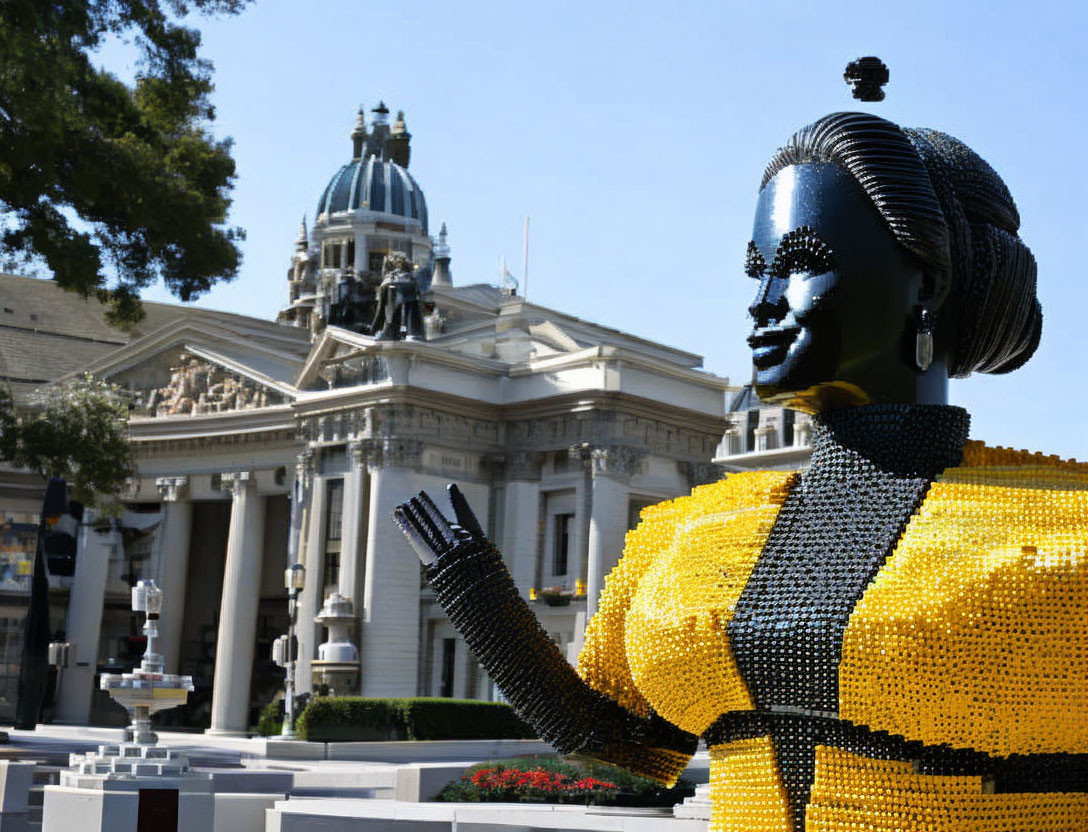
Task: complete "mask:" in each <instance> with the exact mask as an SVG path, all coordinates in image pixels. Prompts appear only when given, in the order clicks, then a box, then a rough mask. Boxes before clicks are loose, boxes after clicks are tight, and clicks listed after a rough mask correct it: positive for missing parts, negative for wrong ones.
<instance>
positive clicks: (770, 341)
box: [748, 326, 801, 370]
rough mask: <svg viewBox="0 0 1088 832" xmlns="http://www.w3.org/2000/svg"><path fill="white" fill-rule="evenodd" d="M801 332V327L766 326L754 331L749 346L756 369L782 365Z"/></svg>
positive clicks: (750, 336)
mask: <svg viewBox="0 0 1088 832" xmlns="http://www.w3.org/2000/svg"><path fill="white" fill-rule="evenodd" d="M800 331H801V327H799V326H765V327H759V328H757V329H756V330H755V331H753V332H752V334H751V335H749V336H748V346H749V347H751V348H752V363H753V364H754V365H755V366H756V369H760V370H762V369H764V368H766V367H772V366H774V365H775V364H780V363H781V362H782V360H783V359H784V358H785V357H786V353H787V352H788V351H789V348H790V345H791V344H792V343H793V342H794V341H795V340H796V339H797V334H798V333H799V332H800Z"/></svg>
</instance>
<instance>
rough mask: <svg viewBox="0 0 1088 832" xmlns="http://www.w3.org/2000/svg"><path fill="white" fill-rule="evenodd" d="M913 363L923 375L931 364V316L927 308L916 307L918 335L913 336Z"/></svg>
mask: <svg viewBox="0 0 1088 832" xmlns="http://www.w3.org/2000/svg"><path fill="white" fill-rule="evenodd" d="M914 363H915V364H917V365H918V369H919V370H921V371H922V372H923V373H924V372H925V371H926V370H928V369H929V365H930V364H932V363H933V315H932V313H930V311H929V307H928V306H920V307H918V333H917V334H916V335H915V336H914Z"/></svg>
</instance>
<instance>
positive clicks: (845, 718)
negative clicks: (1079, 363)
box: [396, 85, 1088, 832]
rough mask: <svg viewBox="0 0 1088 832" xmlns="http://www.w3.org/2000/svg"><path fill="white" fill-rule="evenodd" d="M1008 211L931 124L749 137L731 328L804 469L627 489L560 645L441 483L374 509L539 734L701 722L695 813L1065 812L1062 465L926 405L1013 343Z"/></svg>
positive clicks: (1065, 510) (929, 831)
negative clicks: (567, 647) (573, 644)
mask: <svg viewBox="0 0 1088 832" xmlns="http://www.w3.org/2000/svg"><path fill="white" fill-rule="evenodd" d="M870 86H871V85H870ZM1018 226H1019V217H1018V215H1017V212H1016V207H1015V205H1014V204H1013V201H1012V198H1011V196H1010V195H1009V192H1008V190H1007V189H1006V188H1005V186H1004V184H1003V183H1002V181H1001V179H1000V178H999V177H998V176H997V174H996V173H995V172H994V171H993V170H992V169H991V168H990V167H989V165H987V164H986V163H985V162H984V161H983V160H982V159H981V158H979V157H978V156H977V155H976V154H975V153H974V152H973V151H971V150H970V149H969V148H968V147H966V146H965V145H964V144H962V143H961V142H959V141H958V140H956V139H954V138H952V137H951V136H947V135H945V134H943V133H939V132H937V131H934V130H911V129H904V128H900V127H898V126H896V125H895V124H892V123H891V122H888V121H886V120H884V119H881V118H878V117H876V116H873V115H868V114H862V113H837V114H833V115H829V116H826V117H825V118H822V119H820V120H819V121H817V122H816V123H815V124H812V125H810V126H808V127H805V128H804V129H802V130H800V131H799V132H798V133H796V134H795V135H794V136H793V137H792V138H791V139H790V140H789V142H788V143H787V144H786V146H785V147H784V148H783V149H781V150H780V151H778V153H777V154H775V156H774V158H773V159H772V161H771V164H770V165H769V166H768V168H767V170H766V173H765V174H764V177H763V182H762V185H761V188H760V195H759V201H758V203H757V207H756V219H755V230H754V236H753V239H752V242H751V243H750V244H749V246H748V257H747V262H746V271H747V273H748V276H749V277H751V278H752V279H753V280H755V281H757V283H758V289H757V292H756V298H755V301H754V302H753V304H752V306H751V307H750V312H751V315H752V318H753V320H754V323H755V326H754V330H753V332H752V334H751V336H750V337H749V343H750V345H751V347H752V354H753V364H754V366H755V379H756V386H757V390H758V392H759V394H760V396H761V397H762V398H764V399H765V400H772V401H780V402H784V403H786V404H787V405H788V406H790V407H794V408H797V409H801V410H806V411H809V412H811V413H814V414H816V415H815V425H816V427H815V435H814V444H813V454H812V463H811V466H810V467H809V468H808V469H807V470H806V471H805V472H804V473H802V474H797V473H789V472H780V471H773V472H753V473H745V474H734V475H731V476H729V477H727V478H726V479H725V480H723V481H721V482H718V483H715V484H713V485H708V486H703V487H700V488H697V489H695V490H694V491H693V492H692V493H691V495H690V496H688V497H681V498H679V499H676V500H672V501H669V502H666V503H662V504H659V505H657V506H653V507H651V508H649V509H646V510H645V511H644V512H643V514H642V522H641V523H640V525H639V526H638V528H637V529H636V530H635V531H633V532H630V533H629V534H628V537H627V541H626V547H625V551H624V556H623V558H622V560H621V561H620V563H619V564H618V565H617V567H616V568H615V569H614V570H613V572H612V574H611V575H610V576H609V578H608V580H607V581H606V583H605V587H604V590H603V592H602V594H601V598H600V604H599V609H598V612H597V614H596V616H595V617H594V618H593V620H592V621H591V622H590V624H589V626H588V629H587V631H586V644H585V648H584V649H583V651H582V654H581V656H580V658H579V663H578V668H577V670H575V669H573V668H571V667H569V666H568V665H567V663H566V662H565V661H564V659H563V657H562V656H561V655H560V653H559V651H558V649H557V648H556V647H555V646H554V645H553V644H552V643H551V641H550V640H549V639H548V637H547V635H546V634H545V633H544V631H543V630H542V629H541V628H540V626H539V624H538V623H537V622H536V620H535V618H534V617H533V615H532V613H531V612H530V611H529V609H528V607H527V606H526V604H525V603H524V602H523V601H522V600H521V598H520V597H519V596H518V593H517V591H516V590H515V588H514V585H513V582H512V581H511V579H510V577H509V574H508V573H507V572H506V569H505V567H504V565H503V563H502V559H501V556H500V554H499V552H498V551H497V550H496V549H495V547H494V546H493V545H492V544H491V543H490V542H489V541H488V540H487V539H486V537H485V536H484V534H483V532H482V531H481V529H480V528H479V526H478V524H477V523H476V521H475V519H474V518H473V516H472V512H471V511H470V509H469V507H468V505H467V504H466V503H465V501H464V498H463V497H462V496H461V495H460V492H459V491H458V490H457V488H456V486H451V487H450V497H451V500H452V503H453V508H454V513H455V515H456V522H452V523H451V522H450V521H448V520H446V519H445V518H444V517H443V515H442V514H441V512H440V511H439V510H438V509H437V508H435V506H434V504H433V503H432V502H431V500H430V499H429V498H428V497H427V495H426V494H420V496H419V497H418V498H416V499H414V500H411V501H409V502H408V503H405V504H404V505H402V506H400V507H399V508H398V509H397V512H396V519H397V522H398V524H399V525H400V526H401V528H402V529H403V530H404V532H405V534H406V535H407V537H408V539H409V540H410V541H411V542H412V543H413V545H415V547H416V549H417V551H418V552H419V554H420V557H421V559H422V560H423V561H424V563H425V564H426V565H427V569H428V572H429V575H430V579H431V582H432V584H433V586H434V588H435V592H436V596H437V598H438V599H439V601H440V602H441V603H442V604H443V606H444V607H445V609H446V611H447V613H448V615H449V617H450V620H451V622H452V623H453V624H454V625H455V626H456V627H457V628H458V630H459V631H460V632H461V634H462V635H463V636H464V638H465V640H466V642H467V644H468V645H469V647H470V648H471V649H472V650H473V651H474V652H475V653H476V655H477V657H478V658H479V660H480V661H481V663H482V664H483V665H484V667H485V668H486V669H487V671H488V673H489V674H490V675H491V678H492V679H493V680H494V681H495V682H496V683H497V684H498V685H499V687H500V688H501V689H502V691H503V692H504V694H505V695H506V697H507V698H508V699H509V701H510V702H511V703H512V704H513V705H514V706H515V707H516V708H518V709H519V711H520V712H521V714H522V715H523V716H524V717H525V718H526V719H527V720H528V721H529V722H530V723H532V724H533V725H534V726H535V727H536V729H537V730H538V731H539V732H540V736H541V737H542V738H544V739H546V740H548V741H549V742H551V743H552V744H553V745H554V746H555V747H556V748H557V749H558V750H559V751H562V752H579V753H582V754H587V755H590V756H593V757H596V758H599V759H603V760H607V761H610V762H614V763H618V764H620V765H624V766H627V767H629V768H631V769H632V770H634V771H637V772H639V773H641V774H644V775H647V776H650V777H654V778H656V779H658V780H660V781H662V782H665V783H669V782H672V781H674V780H675V778H676V777H677V776H678V775H679V773H680V772H681V771H682V770H683V768H684V767H685V765H686V762H687V760H688V758H689V757H690V755H691V754H692V753H693V752H694V750H695V747H696V742H697V740H698V738H700V737H701V738H702V739H704V740H705V742H706V744H707V746H708V747H709V749H710V755H711V797H712V803H713V818H712V822H711V828H712V829H714V830H729V832H734V831H735V832H753V831H754V830H768V831H772V830H773V832H803V830H808V832H846V830H867V831H868V832H885V831H886V832H893V831H894V832H902V831H903V830H918V832H921V830H926V832H960V830H964V831H966V830H979V832H981V831H982V830H987V831H988V832H993V831H994V830H1002V832H1041V830H1054V832H1059V830H1065V831H1069V830H1084V829H1088V554H1086V552H1088V466H1085V465H1080V464H1077V463H1074V462H1062V461H1059V460H1057V459H1056V458H1052V457H1041V456H1038V455H1033V454H1029V453H1027V452H1017V451H1010V450H1005V449H999V448H988V447H985V446H984V445H982V444H981V443H977V442H968V441H967V431H968V423H969V417H968V415H967V413H966V412H965V411H964V410H962V409H961V408H957V407H951V406H949V405H948V404H947V384H948V379H949V377H950V376H951V377H958V376H966V375H968V374H970V373H971V372H974V371H980V372H991V373H1003V372H1008V371H1010V370H1013V369H1015V368H1017V367H1019V366H1020V365H1021V364H1023V363H1024V362H1025V361H1026V360H1027V359H1028V358H1030V356H1031V355H1032V353H1033V352H1034V351H1035V348H1036V346H1037V345H1038V342H1039V335H1040V331H1041V321H1042V317H1041V312H1040V309H1039V305H1038V303H1037V301H1036V300H1035V271H1036V269H1035V261H1034V259H1033V258H1032V256H1031V253H1030V251H1029V250H1028V249H1027V247H1026V246H1025V245H1024V244H1023V243H1022V242H1021V241H1020V239H1019V237H1017V234H1016V232H1017V228H1018Z"/></svg>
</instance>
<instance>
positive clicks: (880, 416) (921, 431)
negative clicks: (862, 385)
mask: <svg viewBox="0 0 1088 832" xmlns="http://www.w3.org/2000/svg"><path fill="white" fill-rule="evenodd" d="M813 422H814V429H813V443H812V467H813V468H822V467H823V466H824V465H825V464H826V463H828V462H831V461H832V460H834V461H835V464H836V465H839V464H841V460H842V454H843V453H844V452H846V453H847V454H849V455H855V454H856V455H857V456H858V457H860V458H861V459H862V460H865V461H867V462H869V463H870V464H871V465H872V466H873V467H874V468H876V469H877V470H879V471H884V472H886V473H889V474H893V475H896V476H908V477H925V478H927V479H933V478H934V477H936V476H937V475H938V474H940V473H941V471H943V470H944V469H945V468H952V467H954V466H956V465H959V464H960V463H961V462H962V461H963V446H964V443H965V442H966V441H967V431H968V428H969V427H970V425H971V416H970V415H969V414H968V413H967V411H966V410H964V409H963V408H962V407H955V406H952V405H942V404H872V405H866V406H863V407H849V408H846V409H844V410H835V411H832V412H830V413H821V414H820V415H818V416H817V417H816V418H815V419H814V420H813Z"/></svg>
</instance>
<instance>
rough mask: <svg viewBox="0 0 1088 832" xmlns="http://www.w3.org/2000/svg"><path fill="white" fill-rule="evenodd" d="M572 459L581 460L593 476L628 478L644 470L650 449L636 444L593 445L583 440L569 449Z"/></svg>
mask: <svg viewBox="0 0 1088 832" xmlns="http://www.w3.org/2000/svg"><path fill="white" fill-rule="evenodd" d="M569 454H570V456H571V458H572V459H577V460H579V461H581V463H582V465H583V466H584V467H585V468H586V470H587V471H589V472H590V473H592V474H593V476H595V477H596V476H599V475H604V476H611V477H619V478H627V477H631V476H634V475H635V474H639V473H641V472H642V469H643V464H644V462H645V460H646V457H647V456H649V451H647V450H646V449H645V448H639V447H636V446H634V445H593V444H591V443H589V442H582V443H580V444H578V445H572V446H571V447H570V449H569Z"/></svg>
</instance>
